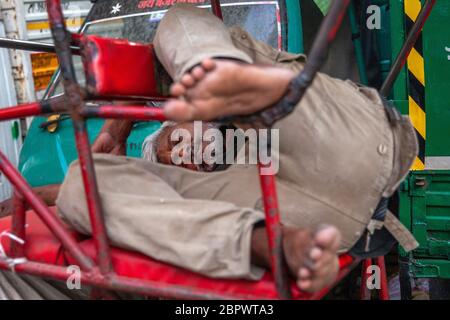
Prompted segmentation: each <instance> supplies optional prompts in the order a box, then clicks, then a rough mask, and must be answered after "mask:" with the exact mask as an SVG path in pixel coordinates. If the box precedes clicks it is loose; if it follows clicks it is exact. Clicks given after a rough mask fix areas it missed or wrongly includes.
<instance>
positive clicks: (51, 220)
mask: <svg viewBox="0 0 450 320" xmlns="http://www.w3.org/2000/svg"><path fill="white" fill-rule="evenodd" d="M0 171H1V172H2V173H3V174H4V175H5V176H6V177H7V178H8V180H9V181H10V182H11V184H12V185H13V186H14V187H15V189H16V191H17V192H20V193H21V194H22V196H23V197H24V198H25V200H26V201H27V202H28V204H29V205H30V207H31V208H32V209H33V210H34V211H35V212H36V213H37V214H38V215H39V217H40V218H41V219H42V221H43V222H44V223H45V224H46V225H47V226H48V228H49V229H50V230H51V231H52V232H53V234H54V235H55V236H56V237H57V238H58V239H59V240H60V241H61V244H62V245H63V247H64V249H65V250H67V251H68V252H70V254H71V255H73V257H74V258H75V259H76V260H77V262H78V263H79V264H80V266H81V268H82V269H84V270H92V269H93V267H94V264H93V262H92V261H91V259H90V258H88V257H87V256H86V255H85V254H84V253H83V252H82V251H81V249H80V247H79V246H78V243H77V242H76V241H75V240H74V239H73V237H72V236H71V235H70V234H69V232H68V231H67V230H66V228H65V227H64V226H63V224H62V223H61V221H60V220H59V219H58V218H57V217H56V216H55V215H54V214H53V213H52V212H51V211H50V210H49V209H48V207H47V205H46V204H45V203H44V202H43V201H42V200H41V198H39V197H38V196H37V195H36V194H35V193H34V192H33V190H32V189H31V187H30V186H29V185H28V183H27V182H26V181H25V179H24V178H23V177H22V176H21V175H20V173H19V172H18V171H17V169H16V168H14V166H13V165H12V164H11V162H9V160H8V159H7V158H6V157H5V155H4V154H3V153H2V152H1V151H0Z"/></svg>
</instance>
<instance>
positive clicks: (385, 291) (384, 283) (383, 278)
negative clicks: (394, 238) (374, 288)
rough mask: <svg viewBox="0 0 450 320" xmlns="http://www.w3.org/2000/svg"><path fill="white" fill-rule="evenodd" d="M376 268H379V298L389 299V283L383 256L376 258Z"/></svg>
mask: <svg viewBox="0 0 450 320" xmlns="http://www.w3.org/2000/svg"><path fill="white" fill-rule="evenodd" d="M376 263H377V266H378V268H380V286H381V287H380V293H379V296H380V300H389V285H388V280H387V274H386V263H385V261H384V256H381V257H378V258H376Z"/></svg>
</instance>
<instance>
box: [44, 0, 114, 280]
mask: <svg viewBox="0 0 450 320" xmlns="http://www.w3.org/2000/svg"><path fill="white" fill-rule="evenodd" d="M46 4H47V13H48V17H49V21H50V27H51V30H52V36H53V40H54V43H55V49H56V53H57V55H58V59H59V63H60V67H61V75H62V79H63V85H64V91H65V93H66V95H67V98H68V102H69V107H70V109H71V116H72V120H73V127H74V131H75V142H76V147H77V151H78V158H79V161H80V169H81V176H82V178H83V185H84V189H85V193H86V201H87V207H88V210H89V219H90V221H91V225H92V237H93V239H94V243H95V245H96V249H97V263H98V265H99V269H100V272H101V273H102V274H108V273H110V272H111V271H112V263H111V254H110V248H109V244H108V237H107V234H106V227H105V222H104V216H103V213H102V206H101V201H100V194H99V191H98V184H97V180H96V177H95V169H94V162H93V160H92V154H91V151H90V145H89V139H88V134H87V130H86V124H85V120H84V118H83V117H82V116H81V114H80V112H81V110H82V108H83V107H84V102H83V99H84V96H83V91H82V89H81V88H80V86H79V85H78V83H77V79H76V75H75V68H74V64H73V58H72V53H71V50H70V44H71V42H72V41H73V39H74V38H76V37H73V36H72V35H71V33H70V32H68V31H67V28H66V24H65V20H64V15H63V12H62V8H61V2H60V1H59V0H46ZM78 40H79V39H78Z"/></svg>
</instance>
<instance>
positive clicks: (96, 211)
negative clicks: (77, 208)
mask: <svg viewBox="0 0 450 320" xmlns="http://www.w3.org/2000/svg"><path fill="white" fill-rule="evenodd" d="M73 119H74V118H73ZM73 126H74V130H75V141H76V145H77V150H78V158H79V161H80V168H81V176H82V178H83V184H84V190H85V194H86V201H87V206H88V210H89V218H90V221H91V226H92V237H93V239H94V242H95V246H96V249H97V254H98V255H97V263H98V266H99V269H100V272H101V273H102V274H108V273H110V272H111V271H112V263H111V253H110V248H109V243H108V238H107V233H106V227H105V222H104V218H103V213H102V207H101V202H100V194H99V192H98V184H97V179H96V177H95V169H94V162H93V159H92V154H91V147H90V144H89V137H88V134H87V130H86V124H85V122H84V121H83V120H81V121H80V120H75V119H74V121H73Z"/></svg>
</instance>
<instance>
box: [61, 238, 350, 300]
mask: <svg viewBox="0 0 450 320" xmlns="http://www.w3.org/2000/svg"><path fill="white" fill-rule="evenodd" d="M80 245H81V248H82V249H83V251H84V252H86V253H87V254H88V255H89V256H90V257H91V258H92V259H94V260H95V256H96V254H95V252H96V250H95V245H94V242H93V240H91V239H89V240H85V241H83V242H81V243H80ZM111 255H112V263H113V266H114V271H115V272H116V273H117V274H118V275H120V276H123V277H128V278H134V279H140V280H144V281H145V280H147V281H156V282H162V283H164V284H167V285H176V286H179V287H185V288H190V289H193V288H196V289H201V290H202V291H206V292H208V291H210V292H211V294H216V295H223V296H226V297H234V298H236V299H277V298H278V295H277V292H276V290H275V285H274V282H273V277H272V275H271V274H270V272H266V273H265V274H264V276H263V278H262V279H261V280H260V281H247V280H223V279H212V278H208V277H205V276H202V275H199V274H197V273H193V272H190V271H188V270H184V269H181V268H178V267H175V266H172V265H168V264H165V263H162V262H159V261H157V260H154V259H151V258H149V257H147V256H144V255H142V254H139V253H135V252H129V251H126V250H123V249H119V248H112V250H111ZM68 260H69V262H74V261H71V258H70V257H68ZM352 262H353V259H352V258H351V257H350V256H347V255H344V256H341V257H340V265H341V268H340V269H341V276H343V275H345V274H346V270H345V269H346V268H347V267H348V266H350V265H351V264H352ZM291 285H292V292H293V293H294V297H293V298H294V299H314V298H315V299H319V298H321V297H322V296H323V295H325V294H326V293H327V292H328V290H324V291H322V292H319V293H316V294H314V296H312V295H310V294H305V293H304V292H301V291H300V290H298V288H297V287H296V285H295V282H294V281H292V283H291Z"/></svg>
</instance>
